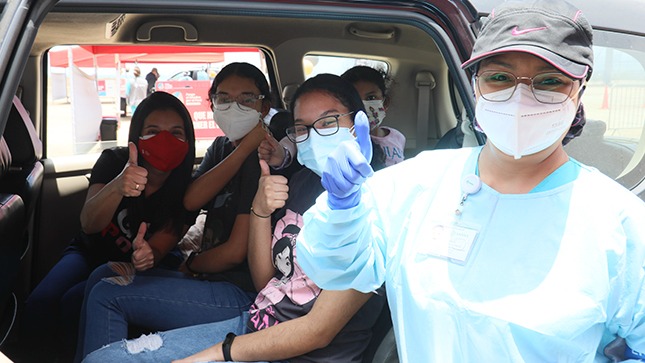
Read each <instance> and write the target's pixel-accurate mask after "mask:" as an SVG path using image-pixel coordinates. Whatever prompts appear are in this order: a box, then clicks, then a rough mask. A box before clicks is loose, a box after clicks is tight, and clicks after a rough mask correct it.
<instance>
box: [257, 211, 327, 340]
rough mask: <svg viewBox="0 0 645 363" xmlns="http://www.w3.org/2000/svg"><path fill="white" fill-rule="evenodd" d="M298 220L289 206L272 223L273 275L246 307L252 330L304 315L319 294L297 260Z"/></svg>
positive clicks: (300, 222) (317, 288) (297, 216)
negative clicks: (274, 223)
mask: <svg viewBox="0 0 645 363" xmlns="http://www.w3.org/2000/svg"><path fill="white" fill-rule="evenodd" d="M302 224H303V222H302V216H301V215H300V214H298V213H296V212H293V211H292V210H287V212H286V214H285V216H284V217H283V218H282V219H280V220H279V221H278V222H277V224H276V227H275V229H274V234H273V242H272V243H273V246H272V257H273V266H274V267H275V275H274V277H273V278H272V279H271V280H270V281H269V283H268V284H267V285H266V286H265V287H264V289H262V291H260V293H259V294H258V296H257V298H256V299H255V304H254V305H253V306H252V307H251V309H250V313H251V320H250V322H249V325H250V326H251V328H252V329H253V330H260V329H264V328H267V327H269V326H272V325H275V324H278V323H279V322H281V321H285V320H290V319H294V318H296V317H299V316H302V315H305V314H306V313H307V312H308V311H309V310H311V306H312V305H313V301H315V299H316V297H318V295H319V294H320V288H319V287H318V286H316V285H315V284H314V283H313V281H311V280H310V279H309V278H308V277H307V276H306V275H305V274H304V272H303V271H302V269H301V268H300V266H299V265H298V263H297V258H296V237H297V235H298V233H299V232H300V229H301V228H302Z"/></svg>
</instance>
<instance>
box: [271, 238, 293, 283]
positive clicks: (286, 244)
mask: <svg viewBox="0 0 645 363" xmlns="http://www.w3.org/2000/svg"><path fill="white" fill-rule="evenodd" d="M295 239H296V235H290V236H289V235H285V236H283V237H282V238H280V239H279V240H278V241H277V242H276V243H275V245H273V248H272V249H271V255H272V258H271V261H272V262H273V264H274V265H276V263H275V259H276V257H278V254H280V253H282V251H284V249H285V248H288V249H289V262H291V271H289V274H288V275H285V274H284V272H282V271H280V269H279V268H278V267H277V266H276V267H275V269H276V272H277V273H279V274H280V275H282V277H284V278H289V277H291V276H293V272H294V270H295V269H296V267H295V265H294V260H293V246H294V244H295ZM282 277H281V278H282Z"/></svg>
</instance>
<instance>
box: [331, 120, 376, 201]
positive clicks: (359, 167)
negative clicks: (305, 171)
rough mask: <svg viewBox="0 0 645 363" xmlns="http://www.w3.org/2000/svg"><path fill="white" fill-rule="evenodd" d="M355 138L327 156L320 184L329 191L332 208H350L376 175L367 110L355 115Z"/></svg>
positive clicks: (343, 143)
mask: <svg viewBox="0 0 645 363" xmlns="http://www.w3.org/2000/svg"><path fill="white" fill-rule="evenodd" d="M354 132H355V133H356V140H351V141H344V142H342V143H341V144H340V145H339V146H338V147H337V148H336V149H335V150H334V151H332V153H331V154H330V155H329V157H328V158H327V163H326V164H325V167H324V168H323V173H322V180H321V183H322V185H323V187H324V188H325V189H326V190H327V192H328V193H329V195H328V197H327V204H328V205H329V208H331V209H350V208H353V207H355V206H357V205H358V203H359V202H360V200H361V185H362V184H363V183H364V182H365V180H366V179H367V178H368V177H370V176H372V174H374V170H372V167H371V166H370V160H371V159H372V141H371V140H370V125H369V120H368V119H367V115H365V112H362V111H360V112H358V113H357V114H356V117H355V118H354Z"/></svg>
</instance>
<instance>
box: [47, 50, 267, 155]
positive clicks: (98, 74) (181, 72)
mask: <svg viewBox="0 0 645 363" xmlns="http://www.w3.org/2000/svg"><path fill="white" fill-rule="evenodd" d="M125 48H127V47H123V49H121V50H120V51H121V52H122V53H119V52H115V51H114V50H113V49H111V51H110V52H105V51H104V50H103V49H104V48H102V47H100V46H82V47H81V46H58V47H54V48H51V49H50V51H49V52H48V61H49V67H48V71H47V80H48V82H47V84H48V85H49V87H48V90H47V123H48V125H47V145H46V152H47V155H48V157H57V156H70V155H80V154H87V153H98V152H100V151H101V150H103V149H106V148H110V147H114V146H125V145H127V139H128V129H129V125H130V118H131V117H132V113H133V107H132V105H131V104H130V103H131V102H130V98H129V93H130V92H129V91H130V90H131V89H132V85H133V84H134V83H133V79H134V78H135V77H134V75H133V73H134V69H135V67H138V68H139V69H140V72H141V73H140V76H139V78H141V79H142V82H144V81H145V79H146V76H147V75H148V74H149V73H150V72H151V70H152V68H157V70H158V73H159V77H158V79H157V80H156V82H154V83H155V89H156V90H158V91H165V92H168V93H172V94H173V95H175V96H176V97H178V98H179V99H180V100H181V101H182V102H184V104H185V105H186V107H187V108H188V110H189V111H190V112H191V116H192V118H193V123H194V126H195V137H196V147H197V156H198V157H201V156H203V155H204V153H205V150H206V149H207V148H208V146H209V145H210V144H211V143H212V142H213V139H214V138H215V137H216V136H219V135H223V132H222V131H221V130H220V129H219V127H217V125H216V124H215V122H214V121H213V112H212V111H211V109H210V107H209V102H208V95H207V94H208V89H209V88H210V86H211V84H212V80H213V79H214V78H215V76H216V75H217V72H218V71H219V70H220V69H222V68H223V67H224V66H226V65H227V64H229V63H231V62H248V63H251V64H254V65H256V66H257V67H258V68H260V69H262V70H266V69H267V66H266V62H265V59H264V55H263V53H262V52H261V51H260V50H259V49H257V48H221V49H218V48H216V47H208V48H209V49H203V51H204V52H203V53H198V54H199V55H196V53H189V52H188V51H187V53H186V56H185V60H184V59H181V58H182V57H180V56H179V57H178V53H177V50H176V48H177V47H168V49H164V47H148V48H146V47H137V53H136V54H133V53H130V50H129V49H125ZM204 48H205V47H204ZM193 51H196V50H193ZM207 51H208V52H207ZM168 59H170V60H171V61H168ZM196 59H198V61H197V60H196ZM265 74H266V76H267V79H269V75H268V73H267V72H266V71H265Z"/></svg>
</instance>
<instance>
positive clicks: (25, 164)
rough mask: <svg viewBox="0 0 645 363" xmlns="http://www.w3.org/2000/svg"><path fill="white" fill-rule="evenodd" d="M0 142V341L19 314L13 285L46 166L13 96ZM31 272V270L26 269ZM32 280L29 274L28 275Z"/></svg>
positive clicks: (25, 250)
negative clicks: (0, 164)
mask: <svg viewBox="0 0 645 363" xmlns="http://www.w3.org/2000/svg"><path fill="white" fill-rule="evenodd" d="M2 138H3V139H2V143H0V150H2V151H1V152H0V155H2V157H0V162H1V163H2V164H3V165H2V167H1V168H0V173H1V174H0V314H3V315H2V316H1V317H0V319H1V320H0V342H1V341H2V340H4V339H3V338H6V335H8V333H9V332H10V330H11V326H12V325H13V321H14V319H15V313H16V304H17V300H16V295H15V294H14V292H15V291H16V290H15V289H14V287H15V286H14V285H15V284H16V280H17V277H18V276H19V273H20V272H21V260H23V259H24V258H25V257H26V256H28V253H29V252H31V248H30V246H31V241H32V236H31V234H30V228H29V226H30V225H31V221H33V219H34V214H35V206H36V203H37V200H38V197H39V196H40V191H41V186H42V181H43V177H44V167H43V164H42V163H41V162H40V159H41V157H42V142H41V141H40V138H39V137H38V135H37V133H36V129H35V127H34V124H33V122H32V121H31V118H30V117H29V113H28V112H27V110H25V108H24V106H23V105H22V102H21V101H20V99H19V98H18V97H14V99H13V104H12V107H11V111H10V113H9V118H8V120H7V124H6V126H5V130H4V134H3V136H2ZM27 271H28V268H27ZM25 278H26V279H28V278H29V274H28V273H27V274H25Z"/></svg>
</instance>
